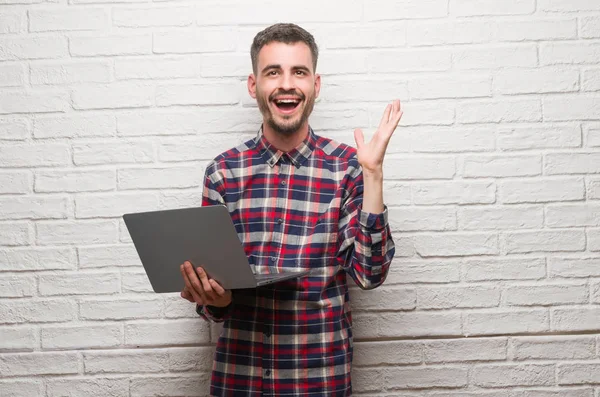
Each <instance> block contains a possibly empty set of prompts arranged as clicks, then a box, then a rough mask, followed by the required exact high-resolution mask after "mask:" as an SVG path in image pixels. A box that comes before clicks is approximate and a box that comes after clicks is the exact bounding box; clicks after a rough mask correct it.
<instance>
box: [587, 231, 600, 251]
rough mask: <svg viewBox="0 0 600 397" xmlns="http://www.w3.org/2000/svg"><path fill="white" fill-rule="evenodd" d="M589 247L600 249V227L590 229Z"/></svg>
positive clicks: (592, 249) (590, 248) (594, 249)
mask: <svg viewBox="0 0 600 397" xmlns="http://www.w3.org/2000/svg"><path fill="white" fill-rule="evenodd" d="M587 233H588V249H589V250H590V251H600V229H588V230H587Z"/></svg>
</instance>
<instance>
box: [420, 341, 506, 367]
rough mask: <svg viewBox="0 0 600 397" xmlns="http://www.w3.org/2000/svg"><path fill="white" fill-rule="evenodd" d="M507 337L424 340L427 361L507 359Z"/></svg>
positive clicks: (424, 353) (424, 352)
mask: <svg viewBox="0 0 600 397" xmlns="http://www.w3.org/2000/svg"><path fill="white" fill-rule="evenodd" d="M506 350H507V340H506V338H473V339H470V338H469V339H445V340H434V341H424V343H423V355H424V361H425V362H426V363H434V364H435V363H451V362H464V361H495V360H498V361H500V360H506Z"/></svg>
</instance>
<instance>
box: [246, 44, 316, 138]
mask: <svg viewBox="0 0 600 397" xmlns="http://www.w3.org/2000/svg"><path fill="white" fill-rule="evenodd" d="M312 65H313V63H312V54H311V52H310V48H309V47H308V46H307V45H306V44H304V43H302V42H298V43H294V44H285V43H280V42H272V43H269V44H267V45H265V46H264V47H263V48H261V50H260V52H259V53H258V65H257V71H256V75H250V77H249V78H248V91H249V92H250V95H251V96H252V97H253V98H255V99H256V101H257V103H258V108H259V109H260V112H261V113H262V115H263V118H264V120H265V122H266V123H267V124H268V125H269V126H270V127H271V128H272V129H273V130H274V131H275V132H276V133H279V134H283V135H286V136H289V135H292V134H293V133H295V132H296V131H298V130H299V129H300V128H301V127H302V126H303V125H304V124H305V123H306V122H307V120H308V116H309V115H310V114H311V112H312V110H313V107H314V104H315V99H316V98H317V97H318V96H319V90H320V88H321V77H320V76H319V75H315V73H314V70H313V66H312Z"/></svg>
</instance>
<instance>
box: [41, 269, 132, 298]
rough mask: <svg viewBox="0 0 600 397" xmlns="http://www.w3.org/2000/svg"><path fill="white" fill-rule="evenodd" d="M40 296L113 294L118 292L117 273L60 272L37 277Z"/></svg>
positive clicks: (118, 281) (119, 283)
mask: <svg viewBox="0 0 600 397" xmlns="http://www.w3.org/2000/svg"><path fill="white" fill-rule="evenodd" d="M38 280H39V287H38V288H39V291H40V295H42V296H53V295H82V294H84V295H85V294H94V295H96V294H97V295H100V294H114V293H118V292H120V285H121V282H120V280H119V275H118V274H117V273H83V272H77V273H60V274H42V275H40V276H39V277H38Z"/></svg>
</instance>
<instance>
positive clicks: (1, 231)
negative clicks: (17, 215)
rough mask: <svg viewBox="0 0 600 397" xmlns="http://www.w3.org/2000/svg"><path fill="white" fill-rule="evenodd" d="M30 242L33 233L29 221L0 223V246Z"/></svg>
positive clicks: (27, 243)
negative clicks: (30, 230)
mask: <svg viewBox="0 0 600 397" xmlns="http://www.w3.org/2000/svg"><path fill="white" fill-rule="evenodd" d="M1 179H2V178H0V183H1ZM30 242H31V235H30V232H29V225H28V224H27V223H17V222H11V223H0V246H2V245H4V246H19V245H29V244H30Z"/></svg>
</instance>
